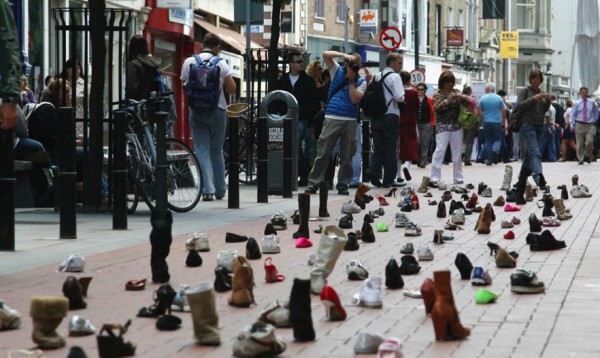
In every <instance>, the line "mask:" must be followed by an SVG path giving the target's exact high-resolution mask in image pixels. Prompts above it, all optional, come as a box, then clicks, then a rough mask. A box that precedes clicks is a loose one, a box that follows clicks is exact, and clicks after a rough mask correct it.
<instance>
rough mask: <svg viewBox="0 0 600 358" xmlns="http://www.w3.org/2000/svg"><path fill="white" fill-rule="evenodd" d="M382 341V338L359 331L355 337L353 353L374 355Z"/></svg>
mask: <svg viewBox="0 0 600 358" xmlns="http://www.w3.org/2000/svg"><path fill="white" fill-rule="evenodd" d="M383 340H384V338H383V337H382V336H381V335H379V334H373V333H369V332H364V331H361V332H360V333H359V334H358V337H356V343H354V353H356V354H375V353H377V348H379V345H380V344H381V342H383Z"/></svg>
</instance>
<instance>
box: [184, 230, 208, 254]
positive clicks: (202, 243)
mask: <svg viewBox="0 0 600 358" xmlns="http://www.w3.org/2000/svg"><path fill="white" fill-rule="evenodd" d="M185 248H186V249H187V250H188V251H200V252H208V251H210V246H209V245H208V234H205V233H197V232H195V233H193V234H192V235H190V237H189V238H188V239H187V241H186V242H185Z"/></svg>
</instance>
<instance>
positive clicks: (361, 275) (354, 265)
mask: <svg viewBox="0 0 600 358" xmlns="http://www.w3.org/2000/svg"><path fill="white" fill-rule="evenodd" d="M346 274H348V280H353V281H362V280H364V279H366V278H367V277H369V272H367V270H366V269H365V267H364V266H363V264H362V262H360V260H357V259H352V260H350V262H348V264H347V265H346Z"/></svg>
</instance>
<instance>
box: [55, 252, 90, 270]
mask: <svg viewBox="0 0 600 358" xmlns="http://www.w3.org/2000/svg"><path fill="white" fill-rule="evenodd" d="M84 269H85V259H84V258H83V256H81V255H77V254H75V255H69V257H68V258H67V260H66V261H63V262H61V263H60V266H59V267H58V270H59V271H60V272H83V270H84Z"/></svg>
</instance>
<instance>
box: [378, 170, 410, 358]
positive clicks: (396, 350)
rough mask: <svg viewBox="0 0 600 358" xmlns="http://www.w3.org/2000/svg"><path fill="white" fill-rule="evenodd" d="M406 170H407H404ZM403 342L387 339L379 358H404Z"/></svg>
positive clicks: (398, 339) (380, 347)
mask: <svg viewBox="0 0 600 358" xmlns="http://www.w3.org/2000/svg"><path fill="white" fill-rule="evenodd" d="M404 169H405V170H406V168H404ZM402 357H403V356H402V341H401V340H400V338H396V337H392V338H386V339H385V340H384V341H383V342H381V344H380V345H379V348H378V349H377V358H402Z"/></svg>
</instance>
